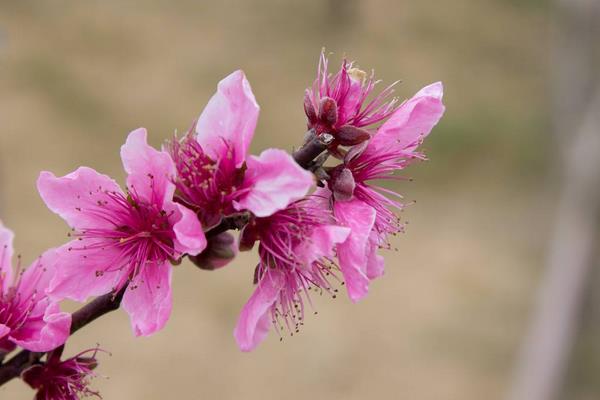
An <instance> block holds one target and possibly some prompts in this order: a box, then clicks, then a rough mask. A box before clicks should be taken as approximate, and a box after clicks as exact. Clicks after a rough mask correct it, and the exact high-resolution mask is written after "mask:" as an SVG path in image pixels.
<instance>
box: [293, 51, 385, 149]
mask: <svg viewBox="0 0 600 400" xmlns="http://www.w3.org/2000/svg"><path fill="white" fill-rule="evenodd" d="M377 82H378V81H376V80H375V78H374V76H373V74H371V76H369V77H367V75H366V73H365V72H364V71H361V70H359V69H358V68H354V66H353V63H351V62H348V61H347V60H345V59H344V60H343V61H342V65H341V67H340V70H339V71H338V72H337V73H336V74H334V75H332V74H330V73H329V71H328V60H327V58H326V57H325V54H324V53H323V52H322V53H321V57H320V59H319V67H318V71H317V79H316V80H315V82H314V83H313V86H312V88H309V89H307V90H306V93H305V97H304V111H305V113H306V116H307V118H308V129H312V130H313V131H314V132H315V134H316V135H321V134H323V133H329V134H331V135H333V137H334V138H335V139H336V141H334V143H333V144H332V146H331V147H333V148H335V146H337V145H338V144H341V145H344V146H351V145H356V144H359V143H362V142H364V141H365V140H368V139H369V137H370V133H369V131H368V130H365V129H364V128H366V127H368V126H370V125H373V124H375V123H377V122H380V121H382V120H384V119H386V118H387V117H389V116H390V115H391V114H392V113H393V112H394V110H395V107H396V99H389V96H390V95H391V94H392V93H393V91H394V90H393V87H394V85H395V83H394V84H392V85H390V86H388V87H387V88H385V89H384V90H383V91H381V93H379V94H378V95H377V96H375V97H374V98H373V99H372V100H367V98H368V97H369V95H371V94H372V93H373V90H374V89H375V85H376V84H377Z"/></svg>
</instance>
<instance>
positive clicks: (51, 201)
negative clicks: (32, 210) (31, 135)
mask: <svg viewBox="0 0 600 400" xmlns="http://www.w3.org/2000/svg"><path fill="white" fill-rule="evenodd" d="M37 188H38V191H39V193H40V196H41V197H42V199H43V200H44V202H45V203H46V206H48V208H49V209H50V210H51V211H53V212H55V213H56V214H58V215H60V216H61V218H63V219H64V220H65V221H66V222H67V223H68V224H69V225H70V226H71V227H73V228H76V229H82V228H89V227H97V228H99V227H110V226H112V224H111V223H110V222H108V221H107V220H106V219H104V218H103V217H102V216H103V215H104V214H106V210H105V209H104V206H103V205H104V202H109V203H112V200H111V198H110V197H108V195H107V194H106V192H107V191H109V192H119V193H120V192H121V189H120V188H119V185H117V183H116V182H115V181H114V180H112V179H111V178H109V177H108V176H106V175H102V174H99V173H98V172H96V171H95V170H93V169H91V168H88V167H79V168H78V169H77V170H75V171H74V172H71V173H70V174H68V175H65V176H63V177H60V178H57V177H56V176H55V175H54V174H53V173H52V172H47V171H42V172H41V173H40V176H39V178H38V181H37Z"/></svg>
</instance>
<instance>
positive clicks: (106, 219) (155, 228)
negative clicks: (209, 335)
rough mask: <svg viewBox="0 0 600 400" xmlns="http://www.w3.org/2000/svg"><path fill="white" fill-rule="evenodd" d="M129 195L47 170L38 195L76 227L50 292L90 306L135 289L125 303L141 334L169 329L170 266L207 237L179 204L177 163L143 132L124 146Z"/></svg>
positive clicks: (89, 173)
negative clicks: (99, 298) (90, 299)
mask: <svg viewBox="0 0 600 400" xmlns="http://www.w3.org/2000/svg"><path fill="white" fill-rule="evenodd" d="M121 158H122V160H123V165H124V167H125V171H126V172H127V174H128V176H127V189H126V190H125V191H122V190H121V189H120V188H119V186H118V185H117V183H116V182H115V181H114V180H112V179H111V178H109V177H108V176H106V175H102V174H100V173H98V172H96V171H95V170H93V169H91V168H87V167H81V168H79V169H77V170H76V171H74V172H72V173H70V174H68V175H66V176H63V177H56V176H54V174H52V173H50V172H42V173H41V174H40V177H39V179H38V190H39V192H40V195H41V196H42V198H43V199H44V201H45V203H46V205H47V206H48V207H49V208H50V209H51V210H52V211H54V212H56V213H57V214H58V215H60V216H61V217H62V218H63V219H64V220H65V221H66V222H67V223H68V224H69V225H70V226H71V227H72V228H73V233H72V234H71V235H72V236H73V237H74V238H75V239H74V240H72V241H71V242H69V243H68V244H66V245H65V246H63V247H61V248H60V249H59V252H60V257H61V262H60V265H59V267H58V272H57V275H56V277H55V279H53V281H52V283H51V287H50V292H51V294H52V295H53V296H55V297H57V298H70V299H73V300H77V301H85V300H86V299H87V298H88V297H89V296H97V295H102V294H105V293H109V292H116V291H119V290H120V289H121V288H123V287H124V286H126V285H127V286H128V289H127V291H126V292H125V294H124V296H123V301H122V305H123V308H124V309H125V311H127V313H128V314H129V316H130V318H131V324H132V328H133V330H134V333H135V334H136V335H149V334H152V333H154V332H156V331H157V330H159V329H161V328H162V327H163V326H164V324H165V323H166V321H167V319H168V318H169V315H170V312H171V272H172V268H171V265H170V261H173V260H178V259H179V258H181V257H182V256H183V255H184V254H190V255H196V254H198V253H200V252H201V251H202V250H203V249H204V248H205V247H206V238H205V236H204V233H203V231H202V227H201V225H200V223H199V221H198V219H197V218H196V215H195V214H194V212H193V211H190V210H189V209H187V208H186V207H184V206H183V205H181V204H178V203H175V202H174V201H173V199H172V197H173V193H174V191H175V185H174V184H173V183H172V180H173V176H174V175H175V165H174V164H173V161H172V160H171V157H170V156H169V155H168V154H167V153H166V152H162V151H157V150H155V149H154V148H152V147H150V146H149V145H148V144H147V142H146V130H145V129H143V128H140V129H137V130H135V131H133V132H131V133H130V134H129V136H128V138H127V142H126V143H125V145H123V147H122V148H121Z"/></svg>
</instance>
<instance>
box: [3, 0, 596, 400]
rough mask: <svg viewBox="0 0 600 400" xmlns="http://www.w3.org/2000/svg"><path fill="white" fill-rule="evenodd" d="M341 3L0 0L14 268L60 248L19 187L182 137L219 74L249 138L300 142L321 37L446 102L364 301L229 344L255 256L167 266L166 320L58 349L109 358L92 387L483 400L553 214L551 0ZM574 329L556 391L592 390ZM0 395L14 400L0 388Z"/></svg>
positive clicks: (524, 305)
mask: <svg viewBox="0 0 600 400" xmlns="http://www.w3.org/2000/svg"><path fill="white" fill-rule="evenodd" d="M342 4H346V3H344V2H339V1H337V2H336V1H330V2H328V1H317V0H312V1H304V2H278V1H275V0H271V1H267V0H264V1H263V0H261V1H246V2H244V1H223V2H221V3H219V4H217V3H216V2H210V3H209V2H193V1H182V2H177V3H174V2H167V1H158V2H154V3H153V4H152V5H150V4H148V3H147V2H133V1H121V2H117V1H102V2H101V1H87V2H80V3H71V2H65V1H47V2H43V1H42V2H28V1H24V2H9V1H1V2H0V123H1V125H0V126H1V130H0V216H1V218H2V220H3V221H4V222H5V224H6V225H7V226H9V227H11V228H12V229H13V230H14V231H15V232H16V235H17V239H16V246H17V251H18V252H20V253H22V254H23V257H24V259H25V260H26V261H27V262H29V261H30V260H32V259H34V258H35V256H36V255H37V254H39V253H40V252H41V251H43V250H44V249H45V248H47V247H48V246H54V245H58V244H60V243H62V242H63V241H64V240H65V239H66V236H65V233H66V231H67V228H66V226H65V225H64V224H63V222H62V221H61V220H60V219H59V218H58V217H56V216H54V215H52V214H51V213H49V212H48V211H47V210H46V208H45V206H44V205H43V203H42V202H41V200H40V198H39V196H38V194H37V192H36V190H35V180H36V178H37V175H38V173H39V171H40V170H44V169H48V170H51V171H53V172H55V173H56V174H64V173H67V172H69V171H71V170H73V169H75V168H76V167H77V166H79V165H88V166H91V167H94V168H96V169H98V170H99V171H102V172H104V173H107V174H109V175H112V176H115V177H117V178H118V179H120V180H121V181H122V179H123V173H122V171H121V166H120V160H119V153H118V150H119V146H120V145H121V144H122V143H123V141H124V138H125V136H126V134H127V133H128V132H129V131H131V130H133V129H134V128H136V127H138V126H145V127H146V128H148V130H149V132H150V136H151V141H152V143H153V144H155V145H157V146H158V145H160V144H161V143H162V141H163V140H164V139H165V138H167V137H169V136H170V135H172V133H173V131H174V129H178V130H179V131H183V130H185V129H186V128H187V127H188V125H189V124H190V123H191V121H192V119H193V118H195V117H196V116H197V115H198V114H199V112H200V111H201V110H202V108H203V106H204V104H205V102H206V101H207V99H208V98H209V97H210V95H211V94H212V93H213V91H214V89H215V86H216V83H217V82H218V80H219V79H221V78H222V77H224V76H225V75H226V74H228V73H230V72H231V71H233V70H234V69H237V68H243V69H244V70H245V72H246V74H247V75H248V77H249V79H250V82H251V83H252V85H253V90H254V92H255V94H256V97H257V100H258V102H259V103H260V104H261V106H262V113H261V119H260V121H259V127H258V130H257V133H256V136H255V141H254V143H253V145H252V149H253V150H254V151H259V150H262V149H263V148H265V147H271V146H273V147H283V148H285V149H291V148H292V146H294V145H297V144H299V143H300V140H301V138H302V135H303V128H304V126H305V122H304V116H303V112H302V106H301V105H302V96H303V90H304V88H305V86H307V85H308V84H310V83H311V82H312V80H313V79H314V73H315V68H316V62H317V57H318V54H319V51H320V49H321V47H322V46H326V47H327V50H328V51H332V52H334V53H335V54H334V56H333V59H334V60H335V61H334V64H335V63H337V61H338V60H339V57H340V56H342V55H343V54H347V55H348V57H349V58H350V59H356V60H358V63H359V65H360V66H361V67H363V68H367V69H370V68H374V69H375V70H376V71H377V76H378V77H380V78H381V79H383V80H384V81H385V82H392V81H394V80H396V79H402V80H403V83H402V84H401V85H400V86H399V88H398V94H399V95H400V97H402V98H405V97H409V96H411V95H412V94H413V93H414V92H415V91H416V90H418V88H419V87H421V86H424V85H425V84H428V83H430V82H433V81H436V80H442V81H444V84H445V88H446V95H445V103H446V105H447V114H446V116H445V117H444V119H443V120H442V122H441V124H440V125H439V127H438V128H436V129H435V130H434V132H433V134H432V136H430V138H429V140H428V142H427V143H426V146H425V147H426V148H427V150H428V154H429V156H430V158H431V161H429V162H427V163H424V164H420V165H416V166H414V167H413V168H412V169H411V170H409V171H407V172H406V174H409V175H410V176H413V177H415V178H417V179H416V180H415V182H413V183H403V187H402V188H401V191H402V192H403V193H406V195H407V198H408V199H416V200H417V204H416V205H414V206H412V207H410V208H409V209H408V210H407V211H406V212H405V214H406V219H408V220H409V221H410V225H409V227H408V233H407V234H406V235H404V236H403V237H401V238H400V239H399V240H398V247H399V251H398V252H397V253H394V252H390V253H388V254H386V261H387V272H386V276H385V278H384V279H381V280H380V281H378V282H376V283H375V284H374V285H373V286H372V292H371V294H370V295H369V297H368V298H367V299H366V300H364V301H363V302H362V303H360V304H358V305H352V304H350V302H349V301H348V300H347V299H345V298H341V296H340V297H339V298H338V299H337V300H335V301H333V300H331V299H328V298H327V299H326V298H323V299H319V301H317V303H318V306H317V307H318V310H319V315H318V316H316V317H314V318H311V319H310V321H308V322H307V325H306V326H305V327H304V329H303V331H302V332H301V334H300V335H298V336H295V337H293V338H285V340H284V341H283V343H279V341H278V340H277V337H276V335H271V336H270V338H269V339H268V340H267V341H266V342H265V343H264V344H263V345H262V346H260V347H259V349H258V350H256V351H255V352H253V353H251V354H243V353H241V352H239V351H238V350H237V347H236V345H235V342H234V340H233V338H232V334H231V332H232V330H233V326H234V324H235V322H236V319H237V314H238V312H239V310H240V308H241V306H242V305H243V303H244V302H245V300H246V298H247V297H248V296H249V294H250V292H251V290H252V287H251V278H252V270H253V266H254V265H255V258H254V255H246V254H245V255H243V256H241V257H240V258H239V259H238V260H237V261H236V262H235V263H234V264H232V265H231V266H229V267H228V268H226V269H224V270H222V271H218V272H213V273H209V272H204V271H198V270H195V269H194V268H192V267H191V266H190V265H187V264H184V265H181V266H179V267H177V271H176V272H177V273H176V274H175V277H174V288H175V303H174V311H173V315H172V320H171V322H170V323H169V324H168V326H167V328H166V329H165V330H164V331H162V332H160V333H158V334H157V335H155V336H154V337H152V338H148V339H137V340H135V339H134V338H133V336H132V334H131V331H130V329H129V326H128V321H127V318H126V315H125V313H123V312H116V313H113V314H112V315H110V316H109V317H106V318H104V319H102V320H101V321H98V322H96V323H95V324H94V325H93V326H92V327H90V328H87V329H85V330H84V331H82V332H80V333H78V334H77V335H76V336H74V337H73V339H72V342H70V345H69V347H68V349H67V351H68V352H70V353H76V352H78V351H79V350H81V349H83V348H88V347H92V346H94V345H95V344H96V343H97V342H99V343H100V344H101V346H102V347H103V348H106V349H108V350H110V351H112V352H113V356H112V357H106V358H104V359H102V365H101V369H100V373H101V374H103V375H107V376H110V378H109V379H97V380H96V381H95V387H97V388H99V389H100V390H101V392H102V394H103V396H104V398H105V399H164V398H169V397H170V398H204V397H212V398H218V399H238V398H244V399H248V400H250V399H278V398H281V397H282V396H285V397H286V398H288V399H290V400H291V399H301V398H302V399H303V398H306V397H311V398H317V399H320V398H330V399H331V398H333V399H364V398H382V399H394V398H403V399H418V400H428V399H432V400H454V399H460V400H470V399H473V400H479V399H482V398H486V399H490V400H493V399H500V398H502V395H503V394H504V392H505V390H506V386H507V384H508V379H509V376H510V375H509V374H510V369H511V367H512V363H513V361H514V359H513V358H514V355H515V350H516V348H517V345H518V343H519V338H520V335H521V334H522V333H523V330H524V323H525V321H526V318H527V315H528V312H529V310H530V303H531V297H532V290H533V289H534V288H535V283H536V278H537V277H538V275H539V272H540V266H541V264H542V261H543V257H542V256H543V251H544V243H545V240H546V239H547V234H546V232H547V230H548V228H549V226H550V224H551V218H552V214H551V213H552V210H553V206H554V200H553V199H554V197H553V196H554V195H555V194H554V191H553V189H554V187H553V182H552V181H551V179H550V172H551V171H552V162H551V160H552V158H553V157H554V154H553V150H552V145H553V142H552V137H551V135H550V133H549V115H548V114H549V111H548V108H549V107H548V104H547V103H548V101H547V98H548V89H547V82H548V79H549V77H548V75H549V74H548V55H547V53H548V47H549V42H548V31H549V29H550V24H551V15H550V10H549V6H548V5H547V3H546V2H545V1H543V0H539V1H535V0H528V1H522V2H518V1H514V0H456V1H453V2H435V1H431V0H429V1H421V2H396V1H393V0H370V1H357V2H355V3H354V4H355V5H354V6H352V5H350V6H345V7H342V9H340V7H341V5H342ZM549 171H550V172H549ZM592 325H593V324H592ZM594 329H595V330H594ZM585 332H597V327H596V328H594V326H591V327H589V326H588V331H585ZM585 332H584V335H583V337H584V340H583V342H582V344H581V346H583V350H581V351H582V352H583V353H584V354H585V355H587V358H586V359H584V360H583V361H582V363H578V364H576V365H575V367H574V368H573V374H572V375H573V376H572V377H571V381H572V382H574V383H575V384H572V385H571V386H570V388H571V389H569V390H570V392H569V393H567V394H566V395H565V396H566V397H565V398H566V399H577V400H580V399H581V400H584V399H592V398H597V397H596V396H597V394H598V393H599V392H598V391H597V390H595V389H597V387H596V386H595V385H596V384H594V379H593V378H594V373H593V371H598V365H597V363H596V362H595V360H596V359H595V358H593V357H591V356H590V354H594V353H593V351H592V350H590V349H592V348H593V346H591V345H589V340H590V339H589V336H586V333H585ZM586 337H588V339H587V340H588V342H586V341H585V340H586V339H585V338H586ZM586 343H588V345H587V346H588V347H586ZM586 349H587V350H586ZM590 357H591V358H590ZM0 397H1V398H3V399H4V398H6V399H17V398H18V399H20V398H30V397H31V392H29V391H28V389H27V388H25V386H24V385H23V384H22V383H20V382H17V381H15V382H12V383H11V384H10V385H8V386H6V387H2V388H0Z"/></svg>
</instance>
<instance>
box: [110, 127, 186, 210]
mask: <svg viewBox="0 0 600 400" xmlns="http://www.w3.org/2000/svg"><path fill="white" fill-rule="evenodd" d="M146 137H147V133H146V129H144V128H139V129H136V130H135V131H133V132H131V133H130V134H129V136H127V141H126V142H125V144H124V145H123V146H121V159H122V160H123V167H124V168H125V171H126V172H127V174H128V176H127V187H128V188H129V190H132V187H133V190H134V191H135V192H136V193H137V194H138V196H140V197H141V198H142V199H144V200H146V201H147V202H149V203H151V204H157V205H159V206H163V204H164V203H165V201H166V200H170V199H171V198H172V197H173V193H174V192H175V185H174V184H173V182H172V178H173V177H174V176H175V163H174V162H173V160H172V159H171V156H169V154H168V153H167V152H164V151H159V150H156V149H155V148H153V147H152V146H149V145H148V142H147V138H146Z"/></svg>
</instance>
